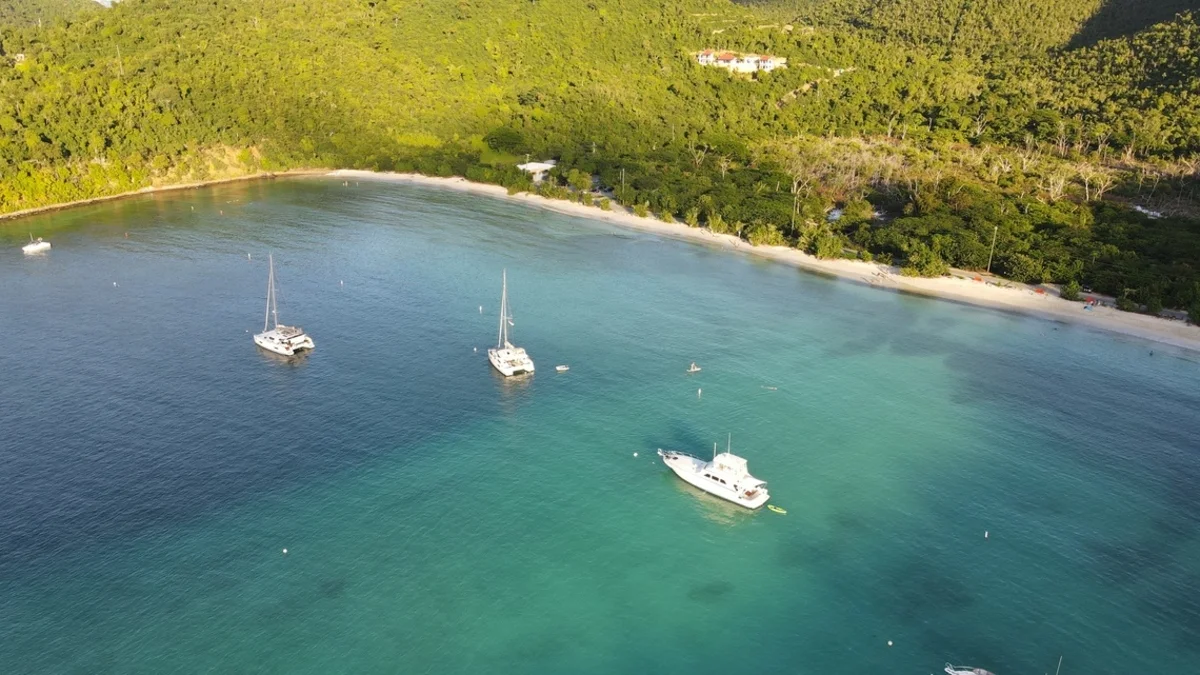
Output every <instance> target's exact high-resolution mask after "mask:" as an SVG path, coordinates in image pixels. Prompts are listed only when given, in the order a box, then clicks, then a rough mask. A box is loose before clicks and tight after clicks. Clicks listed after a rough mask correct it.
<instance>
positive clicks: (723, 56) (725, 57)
mask: <svg viewBox="0 0 1200 675" xmlns="http://www.w3.org/2000/svg"><path fill="white" fill-rule="evenodd" d="M736 58H737V57H736V56H734V55H733V54H731V53H730V52H721V53H720V54H718V55H717V60H718V61H732V60H734V59H736Z"/></svg>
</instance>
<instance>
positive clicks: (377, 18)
mask: <svg viewBox="0 0 1200 675" xmlns="http://www.w3.org/2000/svg"><path fill="white" fill-rule="evenodd" d="M70 4H71V3H70V2H68V1H67V0H53V1H52V0H24V1H23V2H20V3H18V6H20V7H22V8H23V9H21V11H20V13H19V15H17V16H14V17H11V18H10V17H7V16H5V15H4V14H0V212H12V211H17V210H21V209H26V208H31V207H37V206H42V205H47V204H53V203H59V202H65V201H70V200H74V199H80V198H87V197H93V196H99V195H108V194H117V193H121V192H125V191H128V190H132V189H137V188H140V187H144V186H147V185H151V184H168V183H174V182H184V181H194V180H203V179H207V178H214V177H222V176H235V175H244V174H248V173H253V172H258V171H264V170H265V171H274V170H282V169H287V168H296V167H356V168H371V169H381V170H415V171H420V172H423V173H427V174H433V175H462V176H466V177H468V178H472V179H475V180H481V181H488V182H493V183H499V184H503V185H506V186H508V187H509V188H510V189H511V190H514V191H516V190H534V189H536V190H540V191H542V192H544V193H546V194H549V195H552V196H565V197H571V198H577V199H582V200H591V199H592V196H591V194H590V193H589V190H590V188H591V183H592V176H596V177H598V180H599V182H600V185H601V187H602V189H604V190H605V191H607V192H608V193H609V194H611V195H612V196H613V197H614V198H615V199H616V200H617V201H619V202H620V203H622V204H625V205H628V206H630V207H633V208H635V209H636V210H637V211H638V212H640V213H645V214H647V215H648V216H649V215H653V217H659V218H663V219H678V220H681V221H684V222H686V223H688V224H689V225H692V226H697V227H707V228H710V229H712V230H714V231H718V232H729V233H736V234H738V235H739V236H742V237H744V238H746V239H747V240H749V241H751V242H753V243H756V244H761V243H768V244H781V245H790V246H796V247H800V248H803V249H805V250H808V251H810V252H812V253H814V254H816V255H820V256H825V257H830V256H850V257H859V258H863V259H875V260H884V261H891V262H894V263H895V264H898V265H900V266H902V268H903V270H904V271H905V273H908V274H921V275H937V274H942V273H944V272H945V271H946V270H947V269H948V268H949V267H950V266H954V267H958V268H963V269H968V270H980V271H983V270H985V269H987V268H988V267H989V265H990V268H991V271H993V272H996V273H999V274H1001V275H1004V276H1006V277H1009V278H1012V279H1014V280H1018V281H1026V282H1054V283H1060V284H1063V285H1064V290H1065V292H1066V294H1068V295H1070V294H1071V293H1073V292H1076V290H1077V289H1079V288H1081V287H1091V288H1094V289H1095V290H1097V291H1100V292H1105V293H1109V294H1112V295H1113V296H1116V297H1117V298H1118V302H1119V303H1120V304H1121V306H1122V307H1124V308H1128V309H1144V310H1146V311H1151V312H1154V311H1158V310H1160V309H1162V308H1163V307H1168V308H1181V309H1189V310H1192V312H1193V317H1194V318H1196V317H1200V208H1198V205H1200V195H1197V194H1196V192H1197V187H1200V174H1198V169H1200V23H1198V21H1200V11H1198V12H1197V13H1196V14H1191V13H1188V12H1187V10H1189V9H1192V8H1193V6H1194V5H1196V4H1197V2H1190V1H1183V0H1166V1H1164V2H1151V1H1150V0H1045V1H1044V2H1040V3H1034V4H1032V5H1031V4H1030V3H1027V2H1023V1H1020V0H903V1H902V0H871V1H868V0H790V1H789V0H767V1H765V2H746V3H743V4H733V3H730V2H727V1H726V0H675V1H672V2H668V1H667V0H582V1H581V0H538V1H537V2H529V1H528V0H348V1H347V2H340V3H330V2H325V1H324V0H294V1H292V2H286V3H282V2H277V1H274V0H198V1H197V2H191V3H178V2H169V1H168V0H125V1H124V2H121V3H119V4H116V5H114V7H113V8H111V9H103V8H96V9H92V8H90V7H89V8H88V9H86V10H83V9H81V10H79V11H70V10H69V8H68V9H63V10H62V11H55V9H56V8H58V9H61V7H59V6H62V7H66V6H68V5H70ZM38 8H42V9H41V10H39V9H38ZM39 11H45V12H47V13H49V14H53V16H54V17H55V18H54V19H53V20H46V19H43V20H42V22H41V24H40V25H38V23H37V22H36V20H34V21H32V22H31V21H30V17H31V16H36V15H37V14H38V12H39ZM705 48H714V49H722V50H731V51H735V52H742V53H758V54H773V55H777V56H781V57H785V58H786V59H787V60H788V67H787V68H786V69H780V70H775V71H773V72H757V73H753V74H748V75H733V74H730V73H728V72H726V71H724V70H722V69H719V68H715V67H706V66H701V65H699V64H698V63H697V62H696V60H695V58H694V54H695V53H696V52H697V51H699V50H701V49H705ZM526 157H533V158H538V159H545V158H551V157H552V158H555V159H557V160H559V166H558V168H557V169H556V170H555V172H554V174H553V178H554V180H553V181H550V182H548V183H547V184H544V185H541V186H533V185H532V184H531V183H529V181H528V178H527V177H526V176H525V175H524V174H522V173H521V172H520V171H519V170H517V169H516V164H517V163H519V162H521V161H524V159H525V158H526ZM835 216H836V217H835ZM993 237H995V251H994V255H992V242H993Z"/></svg>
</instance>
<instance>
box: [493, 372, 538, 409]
mask: <svg viewBox="0 0 1200 675" xmlns="http://www.w3.org/2000/svg"><path fill="white" fill-rule="evenodd" d="M491 371H492V381H493V382H495V383H496V389H497V390H498V391H499V392H500V403H501V404H502V405H504V411H505V412H506V413H513V412H516V408H515V407H511V406H516V405H517V404H518V403H520V402H521V401H522V400H523V399H524V398H525V397H526V396H528V395H529V393H530V385H532V384H533V378H534V374H533V373H525V374H524V375H503V374H501V373H499V372H497V371H496V369H495V368H492V369H491Z"/></svg>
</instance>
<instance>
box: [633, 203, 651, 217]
mask: <svg viewBox="0 0 1200 675" xmlns="http://www.w3.org/2000/svg"><path fill="white" fill-rule="evenodd" d="M633 214H634V215H635V216H637V217H638V218H646V217H647V216H649V215H650V202H642V203H641V204H635V205H634V207H633Z"/></svg>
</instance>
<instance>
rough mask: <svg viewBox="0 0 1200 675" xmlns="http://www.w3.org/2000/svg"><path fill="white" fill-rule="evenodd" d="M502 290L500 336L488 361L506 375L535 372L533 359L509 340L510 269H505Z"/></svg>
mask: <svg viewBox="0 0 1200 675" xmlns="http://www.w3.org/2000/svg"><path fill="white" fill-rule="evenodd" d="M501 279H502V286H501V291H500V336H499V337H498V338H497V339H496V347H495V349H489V350H488V361H491V362H492V367H493V368H495V369H496V370H498V371H499V372H500V374H501V375H504V376H505V377H512V376H513V375H525V374H526V373H532V372H533V359H531V358H529V355H528V354H526V353H525V350H524V349H522V348H520V347H514V346H513V345H512V343H511V342H509V341H508V327H509V326H511V325H513V322H512V316H511V315H510V310H509V307H508V270H504V273H503V276H502V277H501Z"/></svg>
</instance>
